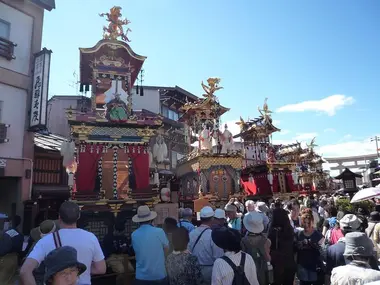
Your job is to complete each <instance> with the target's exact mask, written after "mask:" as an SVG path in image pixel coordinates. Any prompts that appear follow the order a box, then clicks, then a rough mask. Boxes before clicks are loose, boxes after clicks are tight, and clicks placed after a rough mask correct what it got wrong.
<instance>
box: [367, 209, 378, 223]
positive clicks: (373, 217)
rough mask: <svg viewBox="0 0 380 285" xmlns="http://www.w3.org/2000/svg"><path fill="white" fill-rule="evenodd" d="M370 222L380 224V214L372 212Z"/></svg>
mask: <svg viewBox="0 0 380 285" xmlns="http://www.w3.org/2000/svg"><path fill="white" fill-rule="evenodd" d="M368 222H380V213H379V212H378V211H373V212H371V214H370V216H369V219H368Z"/></svg>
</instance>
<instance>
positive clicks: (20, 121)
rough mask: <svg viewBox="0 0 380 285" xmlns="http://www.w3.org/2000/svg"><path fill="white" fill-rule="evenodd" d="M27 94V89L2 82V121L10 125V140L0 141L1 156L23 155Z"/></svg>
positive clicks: (0, 91)
mask: <svg viewBox="0 0 380 285" xmlns="http://www.w3.org/2000/svg"><path fill="white" fill-rule="evenodd" d="M26 96H27V93H26V90H23V89H18V88H15V87H11V86H9V85H4V84H1V83H0V101H2V102H3V103H2V111H1V118H0V122H1V123H3V124H9V125H10V127H9V128H8V130H7V138H8V139H9V142H7V143H0V157H14V158H21V157H22V148H23V139H24V131H25V114H26V112H25V110H26Z"/></svg>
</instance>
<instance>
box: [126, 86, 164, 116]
mask: <svg viewBox="0 0 380 285" xmlns="http://www.w3.org/2000/svg"><path fill="white" fill-rule="evenodd" d="M139 93H140V92H139ZM132 105H133V110H141V109H146V110H148V111H151V112H153V113H156V114H159V113H161V107H160V106H161V104H160V93H159V91H158V88H157V89H147V88H145V89H144V96H140V94H136V87H133V91H132Z"/></svg>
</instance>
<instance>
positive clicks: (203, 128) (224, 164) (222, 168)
mask: <svg viewBox="0 0 380 285" xmlns="http://www.w3.org/2000/svg"><path fill="white" fill-rule="evenodd" d="M219 83H220V79H219V78H209V79H208V80H207V84H204V83H203V82H202V88H203V90H204V91H205V93H204V94H203V98H201V99H199V100H197V101H195V102H188V103H186V104H185V105H184V106H183V107H182V108H181V111H182V112H183V115H182V117H181V118H180V121H181V122H183V123H184V126H185V127H184V128H185V130H186V132H187V136H186V138H187V142H188V145H189V149H192V151H191V152H190V153H189V154H188V155H186V156H185V157H183V158H182V159H181V160H179V161H178V165H177V179H178V180H179V184H180V185H179V189H180V194H179V202H180V205H181V206H183V207H191V208H193V209H194V211H195V212H199V211H200V209H201V208H202V207H203V206H205V205H211V206H214V207H223V206H224V205H225V204H226V203H227V202H228V200H229V199H230V198H232V197H236V198H239V199H240V200H241V199H242V197H243V196H244V194H243V193H241V191H240V170H241V167H242V160H243V158H242V156H241V154H240V151H237V150H235V149H234V141H233V136H232V133H231V132H230V131H229V130H228V127H227V125H225V126H221V116H222V115H223V114H224V113H226V112H227V111H228V110H229V109H228V108H226V107H224V106H222V105H221V104H220V103H219V100H218V98H217V97H216V96H215V92H216V91H218V90H220V89H222V87H221V86H219ZM194 136H196V137H197V138H198V142H197V145H195V146H194V144H193V147H192V146H191V143H192V140H191V138H192V137H194Z"/></svg>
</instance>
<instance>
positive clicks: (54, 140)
mask: <svg viewBox="0 0 380 285" xmlns="http://www.w3.org/2000/svg"><path fill="white" fill-rule="evenodd" d="M64 141H66V139H65V138H64V137H61V136H57V135H53V134H41V133H35V134H34V145H35V146H38V147H40V148H43V149H46V150H52V151H60V149H61V144H62V142H64Z"/></svg>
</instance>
